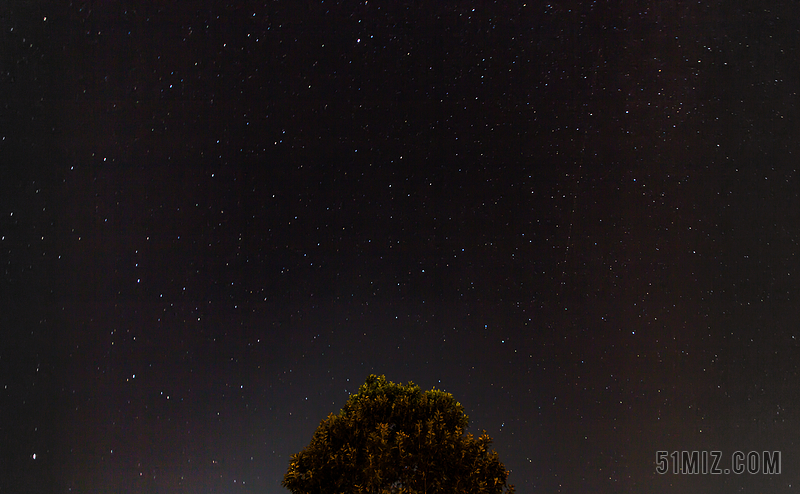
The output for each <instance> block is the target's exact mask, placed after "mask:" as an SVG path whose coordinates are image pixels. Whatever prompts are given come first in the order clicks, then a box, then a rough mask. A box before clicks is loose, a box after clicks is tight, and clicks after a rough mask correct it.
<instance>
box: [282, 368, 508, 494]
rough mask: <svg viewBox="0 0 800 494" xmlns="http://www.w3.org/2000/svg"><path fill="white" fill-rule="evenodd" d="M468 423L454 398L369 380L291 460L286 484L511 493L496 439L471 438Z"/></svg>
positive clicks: (330, 489)
mask: <svg viewBox="0 0 800 494" xmlns="http://www.w3.org/2000/svg"><path fill="white" fill-rule="evenodd" d="M467 425H468V417H467V415H466V414H465V413H464V407H463V406H461V404H460V403H458V402H457V401H456V400H455V398H453V395H451V394H450V393H445V392H444V391H441V390H437V389H432V390H430V391H424V392H423V391H421V390H420V388H419V386H416V385H415V384H414V383H411V382H409V383H408V385H405V386H404V385H401V384H395V383H393V382H391V381H387V380H386V377H384V376H375V375H370V376H369V377H368V378H367V380H366V382H365V383H364V384H363V385H361V387H360V388H359V390H358V393H356V394H354V395H352V396H350V398H349V399H348V400H347V403H346V404H345V406H344V408H342V410H341V412H340V413H339V414H337V415H334V414H333V413H331V414H330V415H328V417H327V418H326V419H324V420H323V421H322V422H321V423H320V425H319V427H318V428H317V430H316V432H314V436H313V437H312V439H311V444H309V445H308V446H307V447H306V448H305V449H303V450H302V451H301V452H299V453H297V454H294V455H292V458H291V462H290V465H289V470H288V471H287V472H286V475H285V476H284V478H283V482H282V485H283V486H284V487H286V488H287V489H289V490H290V491H292V493H293V494H340V493H346V494H353V493H363V494H389V493H392V494H394V493H397V494H439V493H447V494H451V493H470V494H501V493H504V492H510V493H513V492H514V487H513V486H512V485H510V484H508V483H507V479H508V474H509V472H508V470H506V468H505V467H504V466H503V464H502V463H501V462H500V461H499V459H498V457H497V453H496V452H494V451H492V450H491V449H490V445H491V443H492V440H491V438H490V437H489V436H488V435H487V434H486V432H485V431H484V432H483V434H482V435H481V436H480V437H478V438H475V437H474V436H473V435H472V434H469V433H466V434H465V430H466V428H467Z"/></svg>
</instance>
